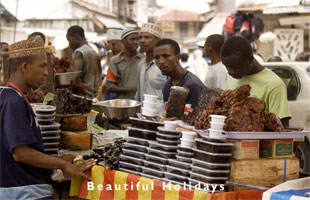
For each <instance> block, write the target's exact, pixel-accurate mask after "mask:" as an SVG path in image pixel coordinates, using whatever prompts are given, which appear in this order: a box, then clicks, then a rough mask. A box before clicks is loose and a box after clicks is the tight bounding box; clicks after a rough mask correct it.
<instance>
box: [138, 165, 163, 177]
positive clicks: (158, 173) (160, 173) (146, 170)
mask: <svg viewBox="0 0 310 200" xmlns="http://www.w3.org/2000/svg"><path fill="white" fill-rule="evenodd" d="M141 168H142V172H143V173H144V174H149V175H151V176H155V177H158V178H163V177H164V176H165V172H163V171H159V170H155V169H151V168H149V167H141Z"/></svg>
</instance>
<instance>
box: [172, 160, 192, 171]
mask: <svg viewBox="0 0 310 200" xmlns="http://www.w3.org/2000/svg"><path fill="white" fill-rule="evenodd" d="M169 165H170V166H172V167H177V168H180V169H186V170H190V169H191V163H187V162H181V161H178V160H176V159H169Z"/></svg>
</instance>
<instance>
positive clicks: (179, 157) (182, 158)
mask: <svg viewBox="0 0 310 200" xmlns="http://www.w3.org/2000/svg"><path fill="white" fill-rule="evenodd" d="M175 157H176V158H177V160H178V161H181V162H185V163H192V160H191V158H186V157H183V156H179V155H176V156H175Z"/></svg>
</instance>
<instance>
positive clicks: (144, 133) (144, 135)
mask: <svg viewBox="0 0 310 200" xmlns="http://www.w3.org/2000/svg"><path fill="white" fill-rule="evenodd" d="M128 135H129V137H136V138H141V139H146V140H156V131H149V130H144V129H139V128H132V127H128Z"/></svg>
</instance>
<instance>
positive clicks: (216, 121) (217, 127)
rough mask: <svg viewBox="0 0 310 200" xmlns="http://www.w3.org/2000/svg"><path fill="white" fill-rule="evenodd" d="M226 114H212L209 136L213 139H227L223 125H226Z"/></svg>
mask: <svg viewBox="0 0 310 200" xmlns="http://www.w3.org/2000/svg"><path fill="white" fill-rule="evenodd" d="M225 119H226V116H224V115H211V122H210V124H211V127H210V129H209V137H210V138H213V139H220V140H221V139H226V137H225V135H223V131H224V130H223V127H224V125H225Z"/></svg>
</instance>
